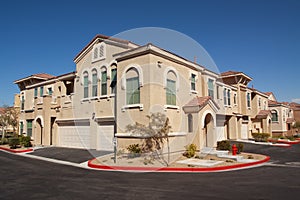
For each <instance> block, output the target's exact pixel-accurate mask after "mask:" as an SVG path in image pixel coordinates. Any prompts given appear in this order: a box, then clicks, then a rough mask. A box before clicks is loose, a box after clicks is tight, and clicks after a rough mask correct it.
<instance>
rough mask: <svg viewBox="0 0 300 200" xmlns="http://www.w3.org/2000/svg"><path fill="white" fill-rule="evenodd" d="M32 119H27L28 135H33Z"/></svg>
mask: <svg viewBox="0 0 300 200" xmlns="http://www.w3.org/2000/svg"><path fill="white" fill-rule="evenodd" d="M32 121H33V120H27V136H30V137H31V136H32Z"/></svg>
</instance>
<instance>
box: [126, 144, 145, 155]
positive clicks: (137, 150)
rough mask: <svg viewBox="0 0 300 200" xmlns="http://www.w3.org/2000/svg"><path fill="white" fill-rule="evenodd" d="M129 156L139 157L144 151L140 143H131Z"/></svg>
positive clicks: (128, 148)
mask: <svg viewBox="0 0 300 200" xmlns="http://www.w3.org/2000/svg"><path fill="white" fill-rule="evenodd" d="M127 150H128V152H129V157H138V156H140V155H141V153H142V149H141V147H140V145H139V144H131V145H129V146H128V147H127Z"/></svg>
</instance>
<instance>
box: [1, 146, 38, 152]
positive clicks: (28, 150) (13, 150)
mask: <svg viewBox="0 0 300 200" xmlns="http://www.w3.org/2000/svg"><path fill="white" fill-rule="evenodd" d="M0 149H1V150H4V151H8V152H11V153H26V152H31V151H33V149H23V150H16V149H9V148H5V147H0Z"/></svg>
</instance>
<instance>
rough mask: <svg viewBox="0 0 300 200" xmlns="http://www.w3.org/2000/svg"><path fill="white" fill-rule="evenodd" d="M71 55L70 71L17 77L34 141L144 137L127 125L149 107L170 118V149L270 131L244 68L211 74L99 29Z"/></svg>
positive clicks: (108, 142)
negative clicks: (98, 33) (98, 31)
mask: <svg viewBox="0 0 300 200" xmlns="http://www.w3.org/2000/svg"><path fill="white" fill-rule="evenodd" d="M74 62H75V63H76V71H75V72H72V73H69V74H65V75H61V76H56V77H52V76H50V75H41V74H40V75H32V76H29V77H26V78H23V79H20V80H17V81H15V83H16V84H18V85H19V87H20V90H21V92H20V101H21V115H20V124H21V123H22V127H23V128H22V133H25V134H29V135H31V136H32V138H33V140H34V144H35V145H57V146H67V147H78V148H89V149H98V150H109V151H111V150H112V149H113V142H112V141H113V138H114V136H116V137H117V138H118V148H125V147H127V146H128V145H129V144H132V143H137V142H141V141H142V139H141V138H140V137H139V136H136V135H135V136H133V135H132V134H131V133H129V132H128V131H127V129H126V127H127V125H129V124H134V123H140V124H148V122H149V119H148V117H147V115H149V114H151V113H156V112H160V113H163V114H165V115H166V116H167V117H168V118H169V120H170V125H171V132H170V133H169V139H170V144H171V145H170V148H171V151H181V150H183V149H184V146H185V145H187V144H191V143H194V144H196V145H197V147H198V149H202V148H204V147H210V148H214V147H216V144H217V141H220V140H225V139H248V138H251V133H253V132H268V133H271V132H272V128H273V126H272V125H271V113H270V112H269V105H268V95H266V94H264V93H262V92H259V91H258V90H256V89H253V88H249V87H248V83H249V82H250V81H251V80H252V79H251V78H250V77H248V76H247V75H246V74H244V73H242V72H232V71H230V72H226V73H222V74H217V73H215V72H212V71H209V70H207V69H206V68H205V67H204V66H201V65H198V64H196V63H194V62H190V61H188V60H186V59H184V58H182V57H179V56H177V55H175V54H173V53H171V52H168V51H166V50H164V49H161V48H159V47H157V46H155V45H153V44H147V45H144V46H138V45H135V44H133V43H131V42H129V41H126V40H120V39H115V38H109V37H107V36H103V35H97V36H96V37H95V38H94V39H92V41H91V42H90V43H89V44H88V45H87V46H86V47H85V48H84V49H83V50H82V51H81V52H80V53H79V54H78V55H77V56H76V57H75V58H74ZM41 88H43V89H41ZM49 88H50V89H49ZM41 90H43V91H42V93H41V92H40V91H41ZM28 125H29V129H28V127H27V126H28ZM30 126H31V127H30ZM30 128H31V129H30Z"/></svg>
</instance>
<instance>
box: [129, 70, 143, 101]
mask: <svg viewBox="0 0 300 200" xmlns="http://www.w3.org/2000/svg"><path fill="white" fill-rule="evenodd" d="M126 103H127V104H139V103H140V83H139V73H138V71H137V70H136V69H135V68H130V69H129V70H128V71H127V72H126Z"/></svg>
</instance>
